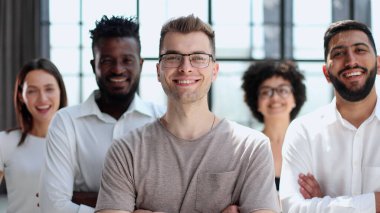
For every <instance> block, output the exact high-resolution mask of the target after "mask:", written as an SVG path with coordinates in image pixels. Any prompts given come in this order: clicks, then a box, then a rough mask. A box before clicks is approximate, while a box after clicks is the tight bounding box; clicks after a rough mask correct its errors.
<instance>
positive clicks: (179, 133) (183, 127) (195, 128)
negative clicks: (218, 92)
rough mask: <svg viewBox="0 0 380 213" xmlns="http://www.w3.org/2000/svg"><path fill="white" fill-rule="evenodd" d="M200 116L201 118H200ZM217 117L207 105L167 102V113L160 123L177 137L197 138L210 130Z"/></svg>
mask: <svg viewBox="0 0 380 213" xmlns="http://www.w3.org/2000/svg"><path fill="white" fill-rule="evenodd" d="M200 118H201V119H200ZM218 122H219V119H218V118H217V117H216V116H215V115H214V114H213V113H212V112H211V111H210V110H209V109H208V106H207V104H206V106H203V107H202V106H194V105H193V104H184V105H175V104H170V103H169V104H168V110H167V113H166V114H165V115H164V116H163V117H162V118H161V123H162V124H163V125H164V126H165V127H166V128H167V129H168V131H169V132H171V133H172V134H173V135H175V136H176V137H178V138H182V139H185V140H194V139H197V138H199V137H201V136H203V135H205V134H206V133H208V132H209V131H211V130H212V129H213V128H214V127H215V126H216V124H217V123H218Z"/></svg>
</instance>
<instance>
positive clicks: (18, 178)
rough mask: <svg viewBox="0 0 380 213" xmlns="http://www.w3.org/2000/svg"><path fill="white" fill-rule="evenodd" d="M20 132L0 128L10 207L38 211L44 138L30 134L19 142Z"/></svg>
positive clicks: (0, 162) (15, 211) (0, 164)
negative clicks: (0, 130)
mask: <svg viewBox="0 0 380 213" xmlns="http://www.w3.org/2000/svg"><path fill="white" fill-rule="evenodd" d="M20 137H21V132H20V131H19V130H14V131H11V132H9V133H7V132H0V171H2V172H3V173H4V176H5V180H6V182H7V196H8V202H7V203H8V207H7V212H11V213H25V212H30V213H38V212H40V209H39V208H38V207H37V203H38V199H37V197H36V193H37V192H38V183H39V180H40V172H41V166H42V164H43V162H44V156H45V155H44V149H45V141H46V140H45V138H40V137H36V136H33V135H27V137H26V139H25V141H24V143H23V144H22V145H21V146H19V147H18V146H17V144H18V143H19V141H20Z"/></svg>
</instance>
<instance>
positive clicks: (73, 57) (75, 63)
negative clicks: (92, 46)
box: [50, 48, 80, 75]
mask: <svg viewBox="0 0 380 213" xmlns="http://www.w3.org/2000/svg"><path fill="white" fill-rule="evenodd" d="M50 59H51V60H52V61H53V62H54V64H55V65H56V66H57V67H58V69H59V70H60V72H61V73H62V75H68V74H78V73H79V68H80V67H79V49H78V48H51V49H50Z"/></svg>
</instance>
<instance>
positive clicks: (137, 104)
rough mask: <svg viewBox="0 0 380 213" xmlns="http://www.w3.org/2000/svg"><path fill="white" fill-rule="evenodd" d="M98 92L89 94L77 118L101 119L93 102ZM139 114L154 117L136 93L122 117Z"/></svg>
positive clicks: (100, 113) (99, 112)
mask: <svg viewBox="0 0 380 213" xmlns="http://www.w3.org/2000/svg"><path fill="white" fill-rule="evenodd" d="M98 92H99V90H95V91H93V92H92V93H91V95H90V96H89V97H88V98H87V99H86V101H84V102H83V103H82V104H81V113H80V115H79V116H78V117H85V116H89V115H96V116H98V117H103V114H104V113H102V112H101V111H100V109H99V107H98V104H96V102H95V96H96V94H97V93H98ZM132 112H139V113H141V114H145V115H148V116H150V117H154V115H155V114H154V112H153V111H152V109H151V107H149V105H148V104H147V103H146V102H145V101H143V100H142V99H141V97H140V96H139V95H138V94H137V93H136V94H135V97H134V98H133V101H132V102H131V105H130V106H129V108H128V110H127V111H126V112H124V113H123V115H122V117H125V116H126V115H127V114H128V113H132Z"/></svg>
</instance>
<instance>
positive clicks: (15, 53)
mask: <svg viewBox="0 0 380 213" xmlns="http://www.w3.org/2000/svg"><path fill="white" fill-rule="evenodd" d="M376 9H377V11H376ZM379 9H380V1H379V0H318V1H314V0H234V1H231V0H191V1H189V0H107V1H105V0H50V1H49V0H0V82H1V83H0V130H3V129H6V128H10V127H14V126H15V116H14V112H13V104H12V91H13V86H14V81H15V76H16V74H17V72H18V71H19V69H20V67H21V65H22V64H23V63H24V62H26V61H28V60H30V59H31V58H35V57H46V58H50V59H51V60H52V61H53V62H54V63H55V64H56V65H57V66H58V68H59V69H60V71H61V72H62V74H63V76H64V80H65V83H66V86H67V89H68V96H69V105H74V104H78V103H81V102H82V101H84V100H85V99H86V98H87V96H88V95H89V94H90V93H91V92H92V90H93V89H95V88H97V85H96V82H95V77H94V74H93V73H92V70H91V67H90V63H89V61H90V59H92V53H91V40H90V38H89V29H92V28H94V26H95V20H99V19H100V18H101V16H102V15H108V16H110V15H121V16H136V17H137V18H138V20H139V22H140V24H141V28H140V34H141V43H142V57H143V58H145V63H144V66H143V72H142V78H141V83H140V88H139V93H140V95H141V96H142V97H143V98H145V99H149V100H152V101H155V102H158V103H162V104H165V102H166V100H165V95H164V93H163V92H162V89H161V86H160V84H159V83H158V81H157V79H156V68H155V64H156V63H157V58H158V42H159V32H160V28H161V26H162V24H163V23H164V22H165V21H167V20H168V19H169V18H172V17H177V16H183V15H188V14H195V15H196V16H199V17H200V18H202V19H203V20H205V21H207V22H208V23H210V24H211V25H212V26H213V27H214V29H215V32H216V56H217V60H218V61H219V63H220V74H219V77H218V80H217V81H216V82H215V83H214V84H213V86H212V91H211V92H210V104H211V109H212V111H214V112H215V113H216V114H217V115H219V116H221V117H226V118H229V119H231V120H235V121H237V122H239V123H241V124H244V125H247V126H251V127H253V128H257V129H260V124H259V123H258V122H257V121H255V120H253V119H252V116H251V114H250V112H249V110H248V108H247V107H246V106H245V103H244V100H243V93H242V90H241V89H240V85H241V76H242V73H243V72H244V71H245V70H246V68H247V67H248V65H249V64H250V63H251V62H253V61H258V60H264V59H267V58H272V59H293V60H295V61H297V62H298V64H299V67H300V68H301V70H303V72H304V75H305V77H306V85H307V102H306V104H305V106H304V108H303V109H302V111H301V114H304V113H307V112H309V111H311V110H313V109H315V108H317V107H319V106H321V105H324V104H326V103H329V102H330V101H331V99H332V97H333V90H332V87H331V85H329V84H327V82H326V80H325V79H324V77H323V75H322V70H321V67H322V64H323V61H324V60H323V33H324V31H325V30H326V28H327V26H328V25H329V24H330V23H331V22H333V21H337V20H343V19H356V20H359V21H362V22H364V23H366V24H368V25H369V26H371V28H372V30H373V33H374V37H375V42H376V43H377V45H378V46H379V45H380V15H379V14H380V13H379V12H378V11H379ZM377 85H378V86H377V87H378V88H379V87H380V85H379V80H378V81H377ZM26 178H27V177H26ZM2 203H3V205H1V204H0V207H2V208H5V205H4V201H3V202H2ZM1 211H2V210H1V209H0V212H1Z"/></svg>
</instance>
